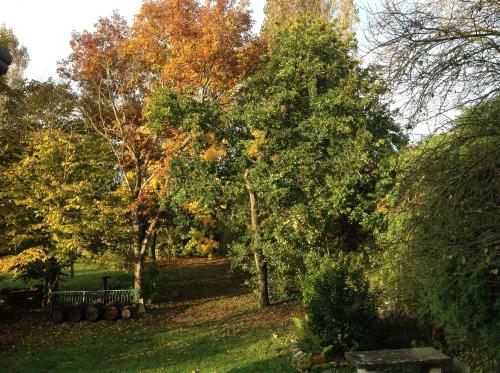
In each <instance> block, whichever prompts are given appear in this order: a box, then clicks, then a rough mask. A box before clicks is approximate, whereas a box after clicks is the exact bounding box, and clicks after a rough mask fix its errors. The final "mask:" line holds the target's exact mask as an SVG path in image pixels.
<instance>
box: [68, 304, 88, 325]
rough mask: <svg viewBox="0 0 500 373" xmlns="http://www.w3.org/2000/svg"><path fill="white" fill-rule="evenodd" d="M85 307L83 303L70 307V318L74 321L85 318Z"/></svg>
mask: <svg viewBox="0 0 500 373" xmlns="http://www.w3.org/2000/svg"><path fill="white" fill-rule="evenodd" d="M84 309H85V307H84V306H83V305H82V304H75V305H72V306H70V307H69V309H68V320H69V321H73V322H78V321H81V320H82V319H83V313H84Z"/></svg>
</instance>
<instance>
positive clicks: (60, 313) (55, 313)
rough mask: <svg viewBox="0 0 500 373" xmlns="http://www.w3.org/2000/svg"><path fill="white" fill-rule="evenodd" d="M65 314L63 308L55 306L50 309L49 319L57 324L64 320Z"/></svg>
mask: <svg viewBox="0 0 500 373" xmlns="http://www.w3.org/2000/svg"><path fill="white" fill-rule="evenodd" d="M65 316H66V315H65V312H64V308H63V307H61V306H56V307H54V309H53V310H52V314H51V315H50V319H51V320H52V322H53V323H55V324H59V323H61V322H63V321H64V317H65Z"/></svg>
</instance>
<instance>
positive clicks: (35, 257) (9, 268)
mask: <svg viewBox="0 0 500 373" xmlns="http://www.w3.org/2000/svg"><path fill="white" fill-rule="evenodd" d="M48 259H49V256H48V254H47V250H46V249H44V248H42V247H34V248H31V249H26V250H24V251H23V252H21V253H19V254H17V255H10V256H7V257H4V258H0V272H13V274H14V275H15V276H16V275H18V274H20V272H21V271H22V268H23V267H26V266H28V265H30V264H32V263H34V262H37V261H41V262H45V261H47V260H48ZM18 272H19V273H18Z"/></svg>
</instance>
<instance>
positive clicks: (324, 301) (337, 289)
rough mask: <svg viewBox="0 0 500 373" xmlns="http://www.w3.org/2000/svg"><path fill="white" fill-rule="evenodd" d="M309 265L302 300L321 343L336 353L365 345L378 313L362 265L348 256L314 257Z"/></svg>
mask: <svg viewBox="0 0 500 373" xmlns="http://www.w3.org/2000/svg"><path fill="white" fill-rule="evenodd" d="M307 264H308V272H307V274H306V276H305V278H304V280H303V284H302V294H303V295H302V296H303V300H302V301H303V304H304V309H305V311H306V313H307V316H308V319H307V322H308V324H309V325H310V327H311V329H312V330H313V331H314V332H315V334H316V335H317V336H319V338H320V341H321V343H322V345H323V346H328V345H330V346H332V347H333V351H336V352H342V351H347V350H350V349H362V348H363V347H366V341H367V340H368V338H369V336H370V331H371V330H372V329H373V327H374V323H375V321H376V318H377V313H376V307H375V298H374V296H373V294H372V293H371V292H370V290H369V283H368V280H367V279H366V277H365V274H364V273H363V270H362V268H361V267H359V264H356V263H354V262H353V260H352V258H349V257H340V258H337V259H336V260H333V259H331V258H328V257H324V256H323V257H321V256H311V257H310V258H308V263H307Z"/></svg>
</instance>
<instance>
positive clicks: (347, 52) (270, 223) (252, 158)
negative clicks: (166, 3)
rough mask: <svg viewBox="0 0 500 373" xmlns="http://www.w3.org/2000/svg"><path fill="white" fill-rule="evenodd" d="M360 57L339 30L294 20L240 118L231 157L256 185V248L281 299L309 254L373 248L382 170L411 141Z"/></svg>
mask: <svg viewBox="0 0 500 373" xmlns="http://www.w3.org/2000/svg"><path fill="white" fill-rule="evenodd" d="M354 48H355V43H354V41H353V40H351V39H346V38H344V37H342V36H341V34H340V33H339V32H338V30H337V29H336V26H335V24H332V23H328V22H327V21H325V20H324V19H322V18H317V17H309V16H302V17H299V18H296V19H294V21H293V22H292V23H290V24H289V25H288V26H287V27H285V28H283V29H282V31H281V33H279V34H278V35H277V36H276V37H275V39H273V41H272V48H271V52H270V54H269V55H268V57H267V58H268V61H267V62H266V64H265V66H264V67H263V69H262V71H261V72H259V73H258V74H256V75H254V76H252V77H251V78H250V79H248V80H247V81H246V82H245V84H244V85H243V87H242V88H241V91H242V92H241V99H240V101H239V105H238V106H237V107H236V108H235V110H234V111H233V112H232V113H231V114H232V121H231V129H232V130H233V133H234V134H233V136H234V137H233V138H235V142H236V144H237V145H235V150H232V151H231V152H230V154H233V153H234V154H237V155H238V154H241V158H242V159H241V160H240V166H239V168H240V174H243V173H244V172H246V173H247V175H248V176H249V179H251V184H252V185H251V192H252V193H254V194H255V196H256V199H257V200H258V206H257V211H256V212H257V217H258V231H259V242H258V243H257V244H258V245H259V247H260V249H261V250H262V252H263V255H264V257H265V258H266V261H267V263H268V265H269V266H270V268H271V270H270V275H271V276H272V277H273V278H274V280H275V281H273V285H275V288H276V290H277V294H281V295H283V294H287V293H288V294H289V293H290V292H292V293H293V292H296V291H298V282H297V281H298V277H299V276H300V275H301V274H302V273H303V272H304V269H305V267H304V258H305V256H306V255H307V254H308V253H309V252H310V251H314V252H317V253H322V254H327V253H332V254H334V253H336V252H338V251H346V252H349V251H356V250H360V249H362V248H366V247H368V246H369V245H370V242H371V241H372V231H373V229H374V227H375V226H376V225H377V218H376V217H375V215H376V211H375V210H376V198H375V194H376V184H377V182H378V180H379V179H380V178H381V175H382V174H383V170H381V166H382V164H383V162H382V161H383V160H384V159H385V158H386V157H387V156H388V155H390V154H392V153H394V152H395V151H396V149H397V148H398V147H399V146H400V145H401V144H402V143H403V141H404V139H403V136H401V134H400V133H399V131H398V127H397V126H396V125H395V123H394V122H393V121H392V119H391V116H390V113H389V111H388V109H387V107H386V106H384V105H383V104H382V103H381V97H382V95H383V94H384V92H385V86H384V84H383V82H382V81H381V80H380V79H379V78H378V76H377V75H376V74H375V73H374V71H372V70H370V69H365V68H362V67H361V64H360V61H359V60H357V59H356V58H355V57H354V56H353V54H354ZM240 178H243V177H242V176H240ZM247 188H248V187H247ZM243 191H244V189H243ZM254 244H255V241H254ZM240 253H241V251H240ZM245 253H246V252H245V251H244V250H243V254H245ZM273 287H274V286H273Z"/></svg>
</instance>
